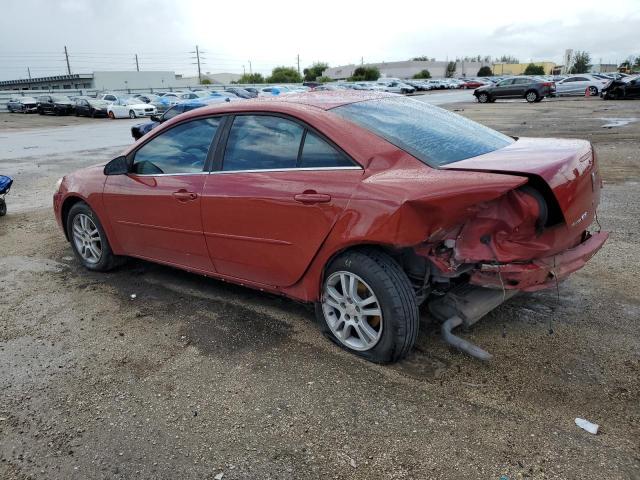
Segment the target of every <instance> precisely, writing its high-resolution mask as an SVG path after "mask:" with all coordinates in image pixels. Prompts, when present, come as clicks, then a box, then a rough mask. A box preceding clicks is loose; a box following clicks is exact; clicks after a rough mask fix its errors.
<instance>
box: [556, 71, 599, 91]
mask: <svg viewBox="0 0 640 480" xmlns="http://www.w3.org/2000/svg"><path fill="white" fill-rule="evenodd" d="M607 83H609V80H603V79H601V78H596V77H593V76H591V75H588V74H582V73H581V74H578V75H570V76H569V77H567V78H565V79H563V80H560V81H559V82H556V95H558V96H560V95H584V94H585V93H586V91H587V89H589V95H591V96H592V97H595V96H598V95H599V94H600V91H601V90H602V88H603V87H604V86H605V85H606V84H607Z"/></svg>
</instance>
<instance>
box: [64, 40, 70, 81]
mask: <svg viewBox="0 0 640 480" xmlns="http://www.w3.org/2000/svg"><path fill="white" fill-rule="evenodd" d="M64 58H65V59H66V60H67V73H68V74H69V75H71V65H69V52H68V51H67V46H66V45H65V46H64Z"/></svg>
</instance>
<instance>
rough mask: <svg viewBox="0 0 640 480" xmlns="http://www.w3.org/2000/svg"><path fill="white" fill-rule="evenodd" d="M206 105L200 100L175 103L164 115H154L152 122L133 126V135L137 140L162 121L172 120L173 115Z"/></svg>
mask: <svg viewBox="0 0 640 480" xmlns="http://www.w3.org/2000/svg"><path fill="white" fill-rule="evenodd" d="M204 106H205V104H204V103H200V102H185V103H178V104H177V105H174V106H173V107H171V108H169V110H167V111H166V112H164V113H163V114H162V115H152V116H151V121H150V122H145V123H139V124H137V125H134V126H133V127H131V136H132V137H133V138H134V139H135V140H138V139H140V138H141V137H142V136H143V135H145V134H147V133H149V132H150V131H151V130H153V129H154V128H156V127H157V126H158V125H160V124H161V123H164V122H166V121H167V120H171V119H172V118H173V117H175V116H177V115H180V114H181V113H184V112H188V111H190V110H194V109H196V108H200V107H204Z"/></svg>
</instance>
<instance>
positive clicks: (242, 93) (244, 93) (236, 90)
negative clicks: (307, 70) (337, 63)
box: [225, 82, 316, 100]
mask: <svg viewBox="0 0 640 480" xmlns="http://www.w3.org/2000/svg"><path fill="white" fill-rule="evenodd" d="M310 83H316V82H310ZM225 91H227V92H231V93H233V94H235V95H237V96H238V97H240V98H244V99H247V100H248V99H249V98H255V97H257V96H258V94H257V93H255V92H250V91H249V90H246V89H244V88H240V87H227V88H226V89H225Z"/></svg>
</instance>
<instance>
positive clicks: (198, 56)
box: [196, 45, 202, 83]
mask: <svg viewBox="0 0 640 480" xmlns="http://www.w3.org/2000/svg"><path fill="white" fill-rule="evenodd" d="M196 58H197V59H198V83H202V72H201V71H200V50H199V49H198V45H196Z"/></svg>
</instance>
